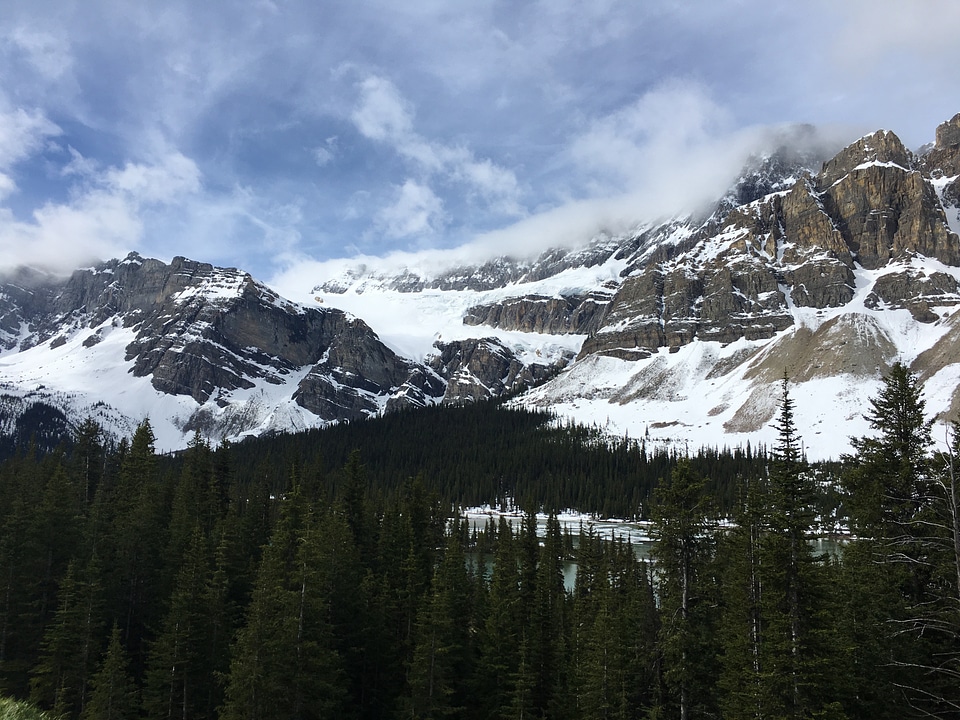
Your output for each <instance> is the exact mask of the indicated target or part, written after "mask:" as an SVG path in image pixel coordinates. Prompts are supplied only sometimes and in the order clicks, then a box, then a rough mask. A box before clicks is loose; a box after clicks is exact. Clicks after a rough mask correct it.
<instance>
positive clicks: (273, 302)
mask: <svg viewBox="0 0 960 720" xmlns="http://www.w3.org/2000/svg"><path fill="white" fill-rule="evenodd" d="M0 329H2V332H3V335H2V338H3V342H4V350H6V351H8V352H13V353H16V352H26V351H28V350H31V349H36V350H37V351H43V350H44V349H49V350H51V351H54V350H59V351H61V352H67V353H72V354H73V355H72V357H74V358H75V360H76V362H77V363H82V362H84V361H86V359H87V358H89V357H90V353H92V352H93V349H94V348H96V347H97V346H98V345H100V344H101V342H103V341H104V339H105V338H107V337H109V336H111V334H112V333H113V332H114V331H115V330H118V329H119V330H123V331H126V332H127V333H128V334H129V335H130V341H129V342H127V343H126V344H125V346H124V347H123V358H122V359H123V361H124V363H125V367H126V371H127V373H128V374H129V375H131V376H132V377H134V378H148V379H149V381H150V384H151V385H152V387H153V388H154V389H155V390H156V391H158V392H159V393H161V394H163V395H171V396H184V397H188V398H190V399H192V400H193V401H194V403H195V405H194V406H193V409H192V410H190V411H188V416H187V417H186V418H185V419H182V420H181V424H182V429H183V430H184V431H185V432H190V431H192V430H195V429H200V430H202V431H203V432H205V433H207V434H209V435H211V436H214V437H217V436H223V435H225V434H226V435H229V434H231V433H232V434H237V433H240V432H243V431H245V430H249V429H250V426H251V423H255V422H258V421H259V420H261V419H262V418H259V417H251V413H253V415H254V416H256V415H257V413H256V412H254V411H251V410H250V409H249V408H245V409H244V410H243V411H242V412H239V411H235V409H234V406H235V405H237V400H238V397H239V395H238V393H247V394H248V395H249V394H250V392H253V391H256V392H255V394H258V395H260V396H262V395H263V394H264V390H263V388H267V387H269V386H275V387H278V388H280V389H281V390H280V396H281V399H282V397H283V396H284V395H285V396H286V397H288V399H289V401H290V402H292V403H294V404H295V405H296V406H298V407H300V408H303V409H305V410H306V411H309V413H311V414H312V415H313V416H315V417H316V418H317V419H318V420H319V421H322V422H334V421H340V420H355V419H359V418H363V417H368V416H370V415H376V414H378V413H380V412H383V411H390V410H397V409H401V408H404V407H422V406H424V405H427V404H432V403H437V402H462V401H464V400H477V399H481V398H488V397H496V396H499V395H500V394H503V393H505V392H513V391H515V390H517V389H518V388H522V387H526V386H528V385H530V384H533V383H535V382H537V381H538V380H540V379H542V377H544V375H545V372H546V370H545V367H546V366H541V365H537V364H534V365H533V366H532V367H528V366H527V365H526V364H524V363H523V362H521V361H520V360H519V359H517V358H516V357H515V356H514V355H513V353H512V351H511V350H509V349H508V348H507V347H506V346H503V345H498V344H497V343H496V342H493V343H479V344H473V345H469V344H468V345H465V346H462V347H461V346H459V345H458V346H457V350H456V351H451V349H450V348H451V346H450V345H446V346H441V347H439V348H438V350H437V356H436V357H435V358H433V359H432V361H431V363H430V364H429V365H428V364H423V363H418V362H416V361H413V360H410V359H407V358H402V357H400V356H398V355H397V354H396V353H395V352H394V351H392V350H391V349H389V348H388V347H387V346H386V345H384V344H383V343H382V342H381V341H380V339H379V338H378V337H377V335H376V334H375V333H374V332H373V331H372V330H371V329H370V327H369V326H368V325H367V324H366V323H365V322H364V321H363V320H361V319H359V318H356V317H352V316H350V315H348V314H347V313H344V312H343V311H341V310H337V309H332V308H325V307H306V306H303V305H298V304H295V303H292V302H290V301H288V300H285V299H283V298H281V297H280V296H279V295H277V293H275V292H274V291H273V290H271V289H270V288H268V287H266V286H265V285H263V284H261V283H259V282H257V281H256V280H254V279H253V278H252V277H251V276H250V275H249V274H247V273H244V272H241V271H238V270H235V269H232V268H227V269H224V268H216V267H214V266H212V265H210V264H208V263H202V262H196V261H193V260H188V259H186V258H181V257H178V258H174V260H173V261H172V262H171V263H170V264H169V265H167V264H166V263H163V262H161V261H159V260H153V259H145V258H142V257H140V256H139V255H137V254H135V253H132V254H130V255H129V256H128V257H127V258H125V259H123V260H112V261H109V262H107V263H103V264H101V265H99V266H97V267H95V268H92V269H88V270H80V271H77V272H75V273H74V274H73V275H72V276H71V277H70V278H68V279H67V280H65V281H54V280H51V279H50V278H39V277H32V276H30V277H28V276H23V277H18V278H11V279H10V281H9V282H7V283H5V284H3V285H0ZM495 358H496V360H497V361H496V362H494V359H495ZM258 388H259V389H258ZM20 405H22V403H20V404H18V405H17V407H20ZM11 407H12V406H11ZM218 408H219V410H218ZM268 411H269V408H262V409H261V412H260V414H262V412H268ZM228 426H229V428H228V429H226V428H227V427H228Z"/></svg>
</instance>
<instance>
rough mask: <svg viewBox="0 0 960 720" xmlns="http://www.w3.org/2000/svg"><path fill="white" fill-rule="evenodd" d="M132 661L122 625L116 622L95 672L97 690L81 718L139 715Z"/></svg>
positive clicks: (102, 719) (99, 719) (110, 719)
mask: <svg viewBox="0 0 960 720" xmlns="http://www.w3.org/2000/svg"><path fill="white" fill-rule="evenodd" d="M129 665H130V662H129V659H128V657H127V654H126V651H125V650H124V648H123V643H122V642H121V632H120V628H119V627H118V626H116V625H114V626H113V631H112V632H111V634H110V642H109V644H108V645H107V649H106V652H105V653H104V657H103V663H102V664H101V666H100V669H99V670H98V671H97V673H96V675H94V676H93V683H92V684H93V692H92V694H91V696H90V702H89V703H87V706H86V708H84V711H83V714H82V715H81V720H129V719H130V718H134V717H137V688H136V685H134V683H133V679H132V678H131V677H130V672H129Z"/></svg>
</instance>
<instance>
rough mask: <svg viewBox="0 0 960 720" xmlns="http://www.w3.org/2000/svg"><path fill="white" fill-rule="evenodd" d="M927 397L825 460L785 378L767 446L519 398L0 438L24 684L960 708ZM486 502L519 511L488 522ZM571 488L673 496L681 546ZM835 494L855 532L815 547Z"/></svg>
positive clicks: (357, 702) (432, 702) (549, 703)
mask: <svg viewBox="0 0 960 720" xmlns="http://www.w3.org/2000/svg"><path fill="white" fill-rule="evenodd" d="M924 410H925V408H924V402H923V397H922V394H921V392H920V389H919V384H918V381H917V378H916V377H915V376H914V375H913V374H912V373H911V372H910V371H909V370H908V369H907V368H905V367H904V366H902V365H899V364H897V365H894V366H893V368H892V369H891V371H890V373H889V375H888V376H887V377H886V378H885V381H884V383H883V386H882V388H881V390H880V392H879V393H878V395H877V396H876V397H874V398H872V399H870V400H869V401H867V402H866V403H865V407H864V414H865V416H866V417H867V419H868V421H869V424H870V428H871V433H870V434H869V435H868V436H865V437H858V438H854V439H853V442H852V452H851V453H850V455H848V456H845V457H843V458H840V459H838V460H837V462H834V463H827V464H817V465H812V464H810V463H808V462H807V461H806V459H805V458H804V457H803V454H802V443H801V436H802V433H803V428H798V427H796V424H795V420H794V415H793V401H792V399H791V397H790V386H789V383H788V381H787V380H786V379H784V381H783V388H782V396H781V398H780V405H779V411H778V413H777V414H776V416H775V418H774V426H775V430H776V436H777V440H776V443H775V444H774V445H773V446H772V447H770V448H738V449H733V450H731V449H700V450H698V451H695V452H683V453H679V452H664V451H659V450H653V449H650V448H647V447H646V445H645V444H644V443H643V442H639V443H637V442H631V441H627V440H610V439H609V438H604V437H603V436H602V435H601V434H600V433H598V432H597V431H596V430H595V429H589V428H582V427H578V426H571V425H564V424H562V423H558V422H557V421H556V419H555V418H553V417H552V416H550V415H549V414H546V413H533V412H529V411H524V410H518V409H511V408H507V407H503V406H498V405H495V404H477V405H469V406H464V407H452V408H450V407H448V408H440V407H436V408H427V409H424V410H421V411H416V412H405V413H397V414H391V415H387V416H385V417H383V418H378V419H375V420H369V421H362V422H356V423H349V424H343V425H338V426H334V427H330V428H326V429H324V430H317V431H311V432H306V433H301V434H295V435H278V436H274V437H262V438H258V439H252V440H249V441H244V442H242V443H236V444H233V445H231V444H227V443H224V444H222V445H220V446H218V447H212V446H211V445H210V443H208V442H207V441H206V440H205V439H204V438H203V437H201V436H200V435H199V434H198V435H196V436H195V437H194V438H193V441H192V442H191V444H190V446H189V447H188V448H187V449H186V450H185V451H183V452H181V453H177V454H174V455H163V454H159V453H158V452H157V451H156V449H155V438H154V436H153V432H152V430H151V427H150V424H149V422H147V421H144V422H143V423H142V424H141V425H140V426H139V427H138V428H137V429H136V431H135V432H134V433H133V435H132V437H130V438H126V439H122V440H120V441H119V442H118V443H112V442H108V441H107V439H106V437H105V435H104V433H103V431H102V430H101V428H99V427H98V426H97V425H96V423H94V422H93V421H87V422H85V423H84V424H83V425H82V426H81V427H80V428H78V429H76V431H75V432H74V433H73V437H72V439H71V441H70V442H69V443H67V442H64V443H60V444H59V445H58V446H56V447H51V445H52V444H51V443H49V442H48V440H49V438H47V439H45V440H44V442H36V441H35V442H29V441H28V440H25V441H24V442H21V443H18V444H16V445H15V446H11V447H10V448H9V452H8V457H7V458H6V459H4V460H3V461H2V462H0V696H4V698H6V699H2V698H0V707H6V705H3V704H2V703H14V702H16V705H17V707H22V702H29V703H30V705H31V706H32V707H34V708H36V709H37V710H38V711H43V712H45V713H47V716H49V717H59V718H64V719H67V718H70V719H74V718H81V719H82V720H101V719H103V720H106V719H113V718H156V719H160V718H163V719H165V720H172V719H173V718H179V719H181V720H188V719H196V720H214V719H222V720H267V719H271V718H277V719H278V720H279V719H283V720H291V719H298V718H346V719H347V720H367V719H371V720H372V719H375V718H376V719H379V718H398V719H400V718H464V719H467V720H472V719H478V720H479V719H483V720H487V719H494V718H496V719H504V720H506V719H510V718H516V719H517V720H526V719H528V718H554V719H556V720H565V719H569V720H574V719H580V718H583V719H593V718H647V719H650V720H660V719H667V718H680V719H681V720H687V719H688V718H764V719H766V718H821V719H823V720H842V719H844V718H846V719H849V720H853V719H855V718H863V719H864V720H877V719H881V720H882V719H884V718H929V717H936V718H956V717H960V637H958V634H960V515H958V510H960V492H958V490H957V487H956V482H955V476H954V457H955V456H956V455H957V453H958V452H960V437H958V435H960V433H958V432H957V430H958V428H957V427H956V426H953V427H952V428H950V429H949V430H950V432H949V441H948V442H947V443H942V442H941V443H939V444H935V443H934V442H933V437H932V434H933V428H932V425H931V422H930V421H929V420H927V419H926V416H925V412H924ZM481 503H489V504H491V505H494V506H497V505H499V506H507V505H510V506H511V507H512V506H514V505H516V506H519V508H521V509H522V512H521V513H520V515H519V516H518V518H517V520H516V522H514V523H513V524H511V523H510V522H508V521H507V519H506V518H504V517H500V518H499V519H498V520H497V521H494V520H492V519H491V520H489V521H488V522H487V523H486V525H485V526H481V527H476V526H474V527H471V525H470V524H469V523H468V522H467V521H466V520H465V519H464V518H463V517H461V515H460V513H459V509H460V508H462V507H464V506H468V505H476V504H481ZM566 508H576V509H578V510H581V511H583V512H592V513H597V514H600V515H603V516H617V517H622V518H630V519H638V520H645V521H649V523H650V528H651V530H650V532H651V535H652V538H653V540H654V545H653V551H652V559H651V560H650V561H648V560H643V559H641V558H640V557H639V556H638V553H637V552H636V548H634V547H632V546H631V544H630V543H629V542H627V541H624V540H622V539H619V538H615V537H606V536H601V535H598V534H597V533H596V532H595V531H594V530H593V529H592V527H591V526H590V525H585V526H582V527H581V528H580V529H579V531H578V532H573V531H569V530H564V529H563V528H562V526H561V524H560V522H559V520H558V519H557V512H558V511H560V510H562V509H566ZM536 513H545V514H546V516H547V520H546V526H545V528H544V527H543V524H542V523H539V527H538V520H537V515H536ZM838 522H842V524H843V525H844V526H845V527H846V528H847V529H848V530H849V533H848V534H846V535H845V536H844V541H843V543H842V551H841V552H839V553H836V554H818V553H816V552H814V549H813V547H814V546H813V544H812V543H811V540H812V539H813V538H814V537H816V536H817V535H819V534H821V533H823V532H824V531H825V529H826V528H829V529H831V530H832V529H835V527H836V525H837V523H838ZM571 564H575V567H576V574H575V579H573V580H572V581H571V580H570V577H569V573H568V572H567V571H568V570H569V568H570V566H571ZM38 716H39V714H38Z"/></svg>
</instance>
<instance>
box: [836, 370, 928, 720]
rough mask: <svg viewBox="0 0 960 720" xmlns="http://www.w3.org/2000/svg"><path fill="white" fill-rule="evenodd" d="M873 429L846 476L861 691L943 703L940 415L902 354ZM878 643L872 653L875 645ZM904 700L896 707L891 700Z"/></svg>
mask: <svg viewBox="0 0 960 720" xmlns="http://www.w3.org/2000/svg"><path fill="white" fill-rule="evenodd" d="M866 419H867V422H868V423H869V425H870V428H871V430H872V431H873V433H874V434H873V435H870V436H866V437H860V438H853V439H852V440H851V444H852V446H853V449H854V451H855V454H854V455H853V456H851V457H847V458H846V460H847V470H846V472H845V475H844V484H845V487H846V489H847V492H848V499H849V504H850V516H851V525H852V529H853V531H854V533H855V534H856V536H857V538H858V539H857V541H856V542H855V543H854V544H852V546H851V547H850V548H849V549H848V550H847V552H845V554H844V565H846V566H848V571H847V577H848V578H850V579H855V580H856V583H855V584H853V585H851V586H850V587H849V592H848V597H849V602H850V603H851V604H852V605H853V607H850V608H848V610H847V614H848V615H850V616H851V617H854V618H856V619H857V622H855V623H854V624H853V625H852V627H853V628H856V629H857V630H858V631H859V632H860V633H861V635H862V636H861V637H857V638H852V639H853V640H854V641H855V642H856V647H857V648H861V649H860V650H859V651H855V652H856V658H857V661H858V662H857V665H856V666H855V672H856V678H857V680H856V687H857V690H856V692H857V695H858V696H863V697H864V699H865V704H867V705H871V706H873V707H875V708H876V709H877V712H878V713H889V714H890V715H895V714H899V715H901V716H903V715H904V714H906V715H912V714H915V715H917V716H923V715H924V714H925V713H927V712H931V711H933V712H936V711H937V710H936V708H937V706H938V702H939V699H938V698H937V697H936V694H935V693H934V695H933V697H931V692H930V677H929V668H930V666H931V665H933V664H937V661H935V660H934V658H932V657H931V654H930V653H931V648H930V646H929V634H928V632H927V630H928V628H927V627H926V624H925V622H924V621H923V616H924V613H925V603H926V602H927V588H928V587H929V583H930V572H931V566H930V564H929V562H928V557H927V553H928V546H927V542H926V539H925V535H926V534H927V532H928V528H927V527H926V525H925V523H924V522H923V517H924V515H925V514H926V513H927V511H928V506H929V499H930V498H931V496H932V487H931V485H932V478H931V468H930V459H931V458H930V447H931V444H932V439H931V423H930V421H928V420H927V419H926V418H925V403H924V401H923V397H922V391H921V388H920V384H919V382H918V380H917V377H916V375H914V374H913V373H912V372H910V371H909V370H908V369H907V368H906V367H905V366H904V365H903V364H901V363H899V362H898V363H896V364H894V365H893V367H892V368H891V369H890V372H889V374H888V375H887V376H886V377H885V378H884V381H883V386H882V387H881V389H880V392H879V393H878V395H877V397H875V398H873V399H871V400H870V410H869V411H868V413H867V414H866ZM866 652H869V655H867V654H865V653H866ZM891 707H892V708H894V709H893V710H892V711H891V710H890V708H891Z"/></svg>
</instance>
